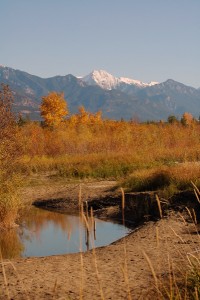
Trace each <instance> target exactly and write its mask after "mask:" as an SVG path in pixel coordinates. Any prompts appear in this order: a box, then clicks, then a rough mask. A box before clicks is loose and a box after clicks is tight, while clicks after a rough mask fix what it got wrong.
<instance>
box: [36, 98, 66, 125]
mask: <svg viewBox="0 0 200 300" xmlns="http://www.w3.org/2000/svg"><path fill="white" fill-rule="evenodd" d="M40 112H41V116H42V117H43V119H44V122H45V125H47V126H48V127H56V126H58V125H59V124H60V123H61V122H62V121H63V119H64V117H65V116H66V115H67V114H68V113H69V112H68V108H67V102H66V101H65V99H64V93H56V92H51V93H49V94H48V95H47V96H44V97H42V104H41V106H40Z"/></svg>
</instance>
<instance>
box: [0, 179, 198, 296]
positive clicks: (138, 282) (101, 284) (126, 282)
mask: <svg viewBox="0 0 200 300" xmlns="http://www.w3.org/2000/svg"><path fill="white" fill-rule="evenodd" d="M114 184H115V182H98V183H94V182H93V183H83V184H82V197H83V198H84V197H85V199H86V198H89V199H90V200H91V199H92V198H93V197H94V198H98V196H102V195H105V194H106V193H108V194H109V191H110V190H111V188H112V187H113V186H114ZM69 190H71V191H72V190H73V192H71V198H72V203H74V201H75V200H74V199H75V198H76V199H77V195H78V191H79V184H68V185H66V184H65V185H63V186H62V187H61V186H60V187H59V186H57V187H56V186H54V187H52V186H49V187H48V189H47V188H44V187H43V186H41V187H37V188H36V187H35V188H34V189H33V188H29V189H26V190H24V192H23V196H24V201H25V202H26V201H35V200H43V201H45V200H47V199H49V198H52V199H56V197H57V198H59V197H62V196H63V195H64V194H65V195H66V192H67V191H69ZM27 199H28V200H27ZM195 230H196V228H195V226H194V225H193V224H192V223H190V222H186V221H185V220H184V218H182V216H181V215H180V214H179V213H177V212H173V211H170V212H168V214H167V215H166V216H165V217H164V218H163V219H161V220H159V221H157V222H152V221H149V222H146V223H145V224H143V225H142V226H140V227H138V228H136V229H135V230H134V232H132V233H131V234H130V235H128V236H127V237H125V238H123V239H121V240H119V241H116V242H114V243H113V244H111V245H109V246H106V247H101V248H96V249H95V250H91V251H89V252H85V253H78V254H67V255H58V256H57V255H56V256H49V257H40V258H34V257H31V258H26V259H23V258H20V259H13V260H3V261H1V263H0V299H2V300H3V299H19V300H22V299H35V300H42V299H60V300H61V299H63V300H64V299H88V300H89V299H115V300H116V299H158V298H159V297H160V295H159V294H158V293H157V292H156V288H155V284H156V283H159V282H160V280H161V281H162V285H163V284H166V286H167V285H168V283H169V278H170V276H171V274H172V270H171V267H173V270H174V271H175V272H176V273H177V278H178V276H179V271H181V272H183V273H184V272H185V271H186V270H187V267H188V260H187V257H190V255H191V254H192V255H196V254H198V248H199V236H198V235H197V234H195V233H196V231H195ZM105 234H106V233H105ZM155 276H156V280H155Z"/></svg>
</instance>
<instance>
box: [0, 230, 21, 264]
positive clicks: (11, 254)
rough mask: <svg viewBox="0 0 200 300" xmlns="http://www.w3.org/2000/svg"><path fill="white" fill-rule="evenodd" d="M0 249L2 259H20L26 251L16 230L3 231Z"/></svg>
mask: <svg viewBox="0 0 200 300" xmlns="http://www.w3.org/2000/svg"><path fill="white" fill-rule="evenodd" d="M0 247H1V252H2V257H3V258H7V259H11V258H16V257H20V254H21V252H22V251H23V249H24V247H23V244H22V242H21V241H20V239H19V237H18V235H17V231H16V230H15V229H12V230H4V231H1V233H0Z"/></svg>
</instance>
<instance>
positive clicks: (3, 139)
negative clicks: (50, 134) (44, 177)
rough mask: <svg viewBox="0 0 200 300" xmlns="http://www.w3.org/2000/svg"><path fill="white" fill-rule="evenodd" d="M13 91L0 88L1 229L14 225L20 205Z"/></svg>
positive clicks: (2, 86) (18, 149)
mask: <svg viewBox="0 0 200 300" xmlns="http://www.w3.org/2000/svg"><path fill="white" fill-rule="evenodd" d="M13 101H14V98H13V93H12V91H11V90H10V88H9V87H8V86H7V85H5V84H2V85H1V90H0V229H5V228H10V227H12V226H13V225H14V223H15V219H16V217H17V214H18V210H19V207H20V199H19V194H18V189H17V187H18V185H19V180H18V178H17V176H16V172H15V166H16V164H17V161H18V158H19V156H20V153H21V152H20V149H21V147H20V141H19V138H18V137H19V135H18V127H17V124H16V119H15V115H14V114H13V111H12V105H13Z"/></svg>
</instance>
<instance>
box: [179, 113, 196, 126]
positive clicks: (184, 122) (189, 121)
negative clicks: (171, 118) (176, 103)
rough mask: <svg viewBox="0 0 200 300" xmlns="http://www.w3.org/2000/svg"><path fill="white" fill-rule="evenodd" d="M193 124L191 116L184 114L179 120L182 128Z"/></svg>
mask: <svg viewBox="0 0 200 300" xmlns="http://www.w3.org/2000/svg"><path fill="white" fill-rule="evenodd" d="M193 123H194V118H193V115H192V114H190V113H188V112H185V113H184V114H183V116H182V118H181V124H182V125H184V126H190V125H192V124H193Z"/></svg>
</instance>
